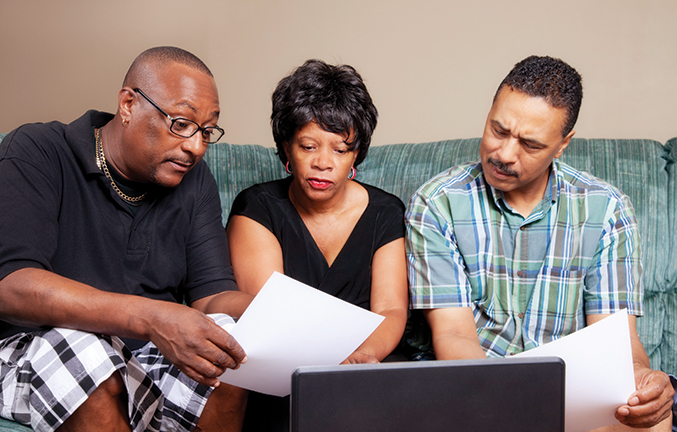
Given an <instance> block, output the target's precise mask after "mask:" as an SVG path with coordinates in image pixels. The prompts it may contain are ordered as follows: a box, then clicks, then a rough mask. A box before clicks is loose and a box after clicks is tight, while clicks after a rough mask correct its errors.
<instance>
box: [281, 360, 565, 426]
mask: <svg viewBox="0 0 677 432" xmlns="http://www.w3.org/2000/svg"><path fill="white" fill-rule="evenodd" d="M564 389H565V370H564V362H563V361H562V360H561V359H559V358H556V357H540V358H508V359H483V360H454V361H425V362H403V363H380V364H371V365H368V364H362V365H340V366H326V367H317V366H313V367H302V368H299V369H297V370H296V372H294V374H293V376H292V394H291V431H292V432H318V431H322V432H334V431H336V432H339V431H341V432H346V431H351V432H361V431H365V432H367V431H368V432H381V431H383V432H386V431H387V432H393V431H441V430H444V431H472V432H477V431H492V432H495V431H503V432H506V431H519V432H528V431H538V432H542V431H553V432H557V431H564Z"/></svg>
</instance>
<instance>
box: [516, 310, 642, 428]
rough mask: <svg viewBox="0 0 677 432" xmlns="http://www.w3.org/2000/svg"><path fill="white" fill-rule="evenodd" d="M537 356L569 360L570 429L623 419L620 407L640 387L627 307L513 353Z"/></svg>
mask: <svg viewBox="0 0 677 432" xmlns="http://www.w3.org/2000/svg"><path fill="white" fill-rule="evenodd" d="M538 356H556V357H560V358H562V359H563V360H564V362H565V363H566V408H565V428H566V432H586V431H589V430H592V429H596V428H598V427H602V426H607V425H611V424H614V423H618V420H616V418H615V417H614V413H615V412H616V409H617V408H618V407H619V406H620V405H623V404H626V403H627V401H628V397H629V396H630V394H632V392H634V391H635V373H634V369H633V363H632V348H631V345H630V327H629V324H628V314H627V311H626V310H625V309H624V310H622V311H619V312H617V313H615V314H613V315H611V316H609V317H607V318H605V319H603V320H601V321H598V322H597V323H595V324H592V325H590V326H587V327H585V328H583V329H581V330H579V331H577V332H575V333H572V334H570V335H568V336H566V337H564V338H562V339H558V340H556V341H553V342H550V343H548V344H545V345H542V346H540V347H538V348H534V349H532V350H529V351H525V352H523V353H520V354H517V355H516V356H514V357H538Z"/></svg>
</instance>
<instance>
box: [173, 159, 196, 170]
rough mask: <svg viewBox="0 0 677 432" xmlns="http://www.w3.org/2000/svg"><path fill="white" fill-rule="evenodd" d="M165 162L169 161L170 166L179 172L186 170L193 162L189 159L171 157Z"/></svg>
mask: <svg viewBox="0 0 677 432" xmlns="http://www.w3.org/2000/svg"><path fill="white" fill-rule="evenodd" d="M167 162H169V163H170V164H171V165H172V167H173V168H174V169H175V170H176V171H179V172H188V171H190V169H191V168H192V167H193V162H190V161H188V162H186V161H180V160H174V159H172V160H169V161H167Z"/></svg>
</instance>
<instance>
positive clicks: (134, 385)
mask: <svg viewBox="0 0 677 432" xmlns="http://www.w3.org/2000/svg"><path fill="white" fill-rule="evenodd" d="M212 318H214V319H215V321H216V322H217V323H219V324H225V323H228V322H233V321H232V319H231V318H230V317H229V316H227V315H214V316H212ZM116 370H117V371H118V372H119V373H120V376H121V377H122V380H123V382H124V383H125V386H126V387H127V394H128V398H127V399H128V414H129V419H130V425H131V429H132V431H135V432H142V431H177V430H178V431H191V430H193V429H194V428H195V425H196V424H197V421H198V419H199V418H200V414H201V413H202V409H203V408H204V406H205V404H206V403H207V398H208V397H209V395H210V394H211V391H212V388H211V387H209V386H205V385H201V384H198V383H197V382H195V381H193V380H192V379H190V378H188V376H186V375H185V374H184V373H183V372H180V371H179V370H178V369H177V368H176V367H175V366H174V365H172V364H171V363H170V362H169V361H168V360H166V359H165V358H164V356H162V354H161V353H160V351H159V350H158V349H157V347H155V345H153V344H152V343H148V344H146V345H145V346H143V347H142V348H140V349H138V350H135V351H133V352H132V351H130V350H129V349H128V348H127V347H126V346H125V345H124V343H123V342H122V341H121V340H120V339H119V338H117V337H115V336H102V335H96V334H92V333H86V332H81V331H77V330H68V329H62V328H53V329H49V330H43V331H35V332H30V333H19V334H16V335H14V336H12V337H10V338H7V339H4V340H2V341H0V417H4V418H6V419H9V420H13V421H16V422H19V423H22V424H25V425H29V426H31V427H32V428H33V429H34V430H36V431H53V430H55V429H56V428H58V427H59V426H61V424H63V422H64V421H65V420H66V419H67V418H68V417H69V416H70V415H71V414H72V413H73V412H74V411H75V410H76V409H77V408H78V407H79V406H80V405H81V404H82V403H83V402H84V401H85V400H86V399H87V397H88V395H89V394H91V393H92V392H93V391H94V389H96V387H97V386H98V385H99V384H101V383H102V382H103V381H105V380H106V379H108V378H109V377H110V376H111V375H112V374H113V372H114V371H116Z"/></svg>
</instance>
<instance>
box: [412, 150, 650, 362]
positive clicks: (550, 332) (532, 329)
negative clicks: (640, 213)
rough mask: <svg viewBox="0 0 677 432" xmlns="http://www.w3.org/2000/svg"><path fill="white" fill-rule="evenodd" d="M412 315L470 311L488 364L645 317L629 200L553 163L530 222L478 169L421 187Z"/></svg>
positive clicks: (415, 217)
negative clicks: (614, 321) (593, 323)
mask: <svg viewBox="0 0 677 432" xmlns="http://www.w3.org/2000/svg"><path fill="white" fill-rule="evenodd" d="M406 220H407V258H408V263H409V283H410V290H411V305H410V306H411V308H412V309H433V308H441V307H471V308H472V310H473V312H474V316H475V323H476V325H477V333H478V336H479V340H480V344H481V346H482V347H483V348H484V350H485V352H486V353H487V355H489V356H490V357H498V356H505V355H510V354H513V353H518V352H522V351H525V350H529V349H531V348H535V347H537V346H539V345H541V344H544V343H547V342H549V341H551V340H555V339H558V338H560V337H562V336H566V335H568V334H570V333H573V332H575V331H576V330H579V329H581V328H582V327H584V326H585V315H589V314H607V313H613V312H616V311H618V310H620V309H624V308H627V309H628V313H630V314H633V315H642V291H643V287H642V283H641V263H640V251H639V244H640V242H639V233H638V227H637V220H636V218H635V214H634V210H633V208H632V205H631V204H630V201H629V199H628V197H627V196H625V195H624V194H623V193H621V192H620V191H619V190H618V189H616V188H614V187H612V186H610V185H609V184H607V183H605V182H603V181H601V180H599V179H597V178H595V177H592V176H591V175H589V174H587V173H583V172H580V171H577V170H575V169H574V168H572V167H570V166H568V165H566V164H564V163H561V162H559V161H554V162H553V165H552V170H551V174H550V179H549V183H548V187H547V189H546V193H545V195H544V198H543V200H542V201H541V202H540V203H539V204H538V205H537V206H536V208H535V209H534V210H533V211H532V213H531V214H530V215H529V216H528V217H527V218H524V217H522V216H521V215H520V214H518V213H516V212H514V211H513V210H512V209H511V208H510V206H509V205H508V204H507V203H506V202H505V201H504V199H503V194H502V192H500V191H498V190H495V189H493V188H492V187H491V186H490V185H489V184H488V183H487V182H486V181H485V178H484V175H483V172H482V166H481V164H480V163H479V162H478V163H474V164H466V165H461V166H458V167H454V168H451V169H449V170H447V171H445V172H443V173H441V174H439V175H438V176H436V177H435V178H433V179H432V180H430V181H429V182H428V183H426V184H425V185H423V186H422V187H421V188H420V189H419V190H418V191H417V192H416V193H415V194H414V196H413V197H412V199H411V202H410V204H409V208H408V211H407V215H406Z"/></svg>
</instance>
